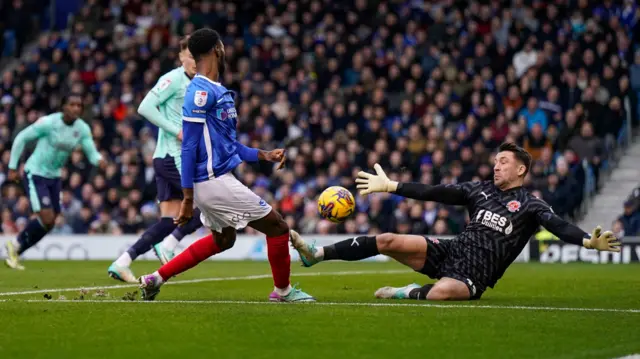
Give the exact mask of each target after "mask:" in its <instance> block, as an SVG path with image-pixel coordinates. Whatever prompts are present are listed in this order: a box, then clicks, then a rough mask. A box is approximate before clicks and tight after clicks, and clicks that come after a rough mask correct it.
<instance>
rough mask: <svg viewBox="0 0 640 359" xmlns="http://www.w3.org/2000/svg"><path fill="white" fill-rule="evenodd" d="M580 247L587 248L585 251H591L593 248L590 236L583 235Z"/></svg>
mask: <svg viewBox="0 0 640 359" xmlns="http://www.w3.org/2000/svg"><path fill="white" fill-rule="evenodd" d="M582 246H583V247H585V248H587V249H593V246H592V245H591V235H590V234H585V235H584V238H583V239H582Z"/></svg>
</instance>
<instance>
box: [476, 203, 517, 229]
mask: <svg viewBox="0 0 640 359" xmlns="http://www.w3.org/2000/svg"><path fill="white" fill-rule="evenodd" d="M474 222H478V223H481V224H482V225H484V226H487V227H489V228H491V229H493V230H494V231H497V232H500V233H504V234H507V235H508V234H511V232H512V231H513V223H511V221H510V220H509V219H507V217H503V216H501V215H499V214H497V213H493V212H491V211H488V210H486V209H481V210H480V211H478V215H477V216H476V218H475V220H474Z"/></svg>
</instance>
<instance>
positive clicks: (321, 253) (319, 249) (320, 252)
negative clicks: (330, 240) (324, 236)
mask: <svg viewBox="0 0 640 359" xmlns="http://www.w3.org/2000/svg"><path fill="white" fill-rule="evenodd" d="M313 257H314V258H315V259H317V260H319V261H321V260H323V259H324V248H322V247H316V252H315V253H314V254H313Z"/></svg>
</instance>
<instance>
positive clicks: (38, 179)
mask: <svg viewBox="0 0 640 359" xmlns="http://www.w3.org/2000/svg"><path fill="white" fill-rule="evenodd" d="M24 189H25V191H26V192H27V195H28V196H29V203H30V204H31V210H32V211H33V212H40V211H41V210H43V209H53V211H54V212H55V213H56V214H57V213H60V192H61V191H62V181H61V180H60V178H47V177H42V176H36V175H33V174H31V173H29V172H25V175H24Z"/></svg>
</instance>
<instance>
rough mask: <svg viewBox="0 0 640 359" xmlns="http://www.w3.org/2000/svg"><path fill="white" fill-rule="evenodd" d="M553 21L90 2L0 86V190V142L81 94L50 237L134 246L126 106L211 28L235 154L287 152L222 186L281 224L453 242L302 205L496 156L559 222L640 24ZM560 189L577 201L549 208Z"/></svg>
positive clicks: (403, 216)
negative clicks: (369, 179)
mask: <svg viewBox="0 0 640 359" xmlns="http://www.w3.org/2000/svg"><path fill="white" fill-rule="evenodd" d="M20 2H22V3H23V8H24V4H27V5H28V6H27V7H26V8H31V7H30V3H29V2H28V0H12V1H11V6H15V4H18V3H20ZM14 3H15V4H14ZM571 5H573V7H569V3H567V2H538V1H535V2H533V3H530V2H516V3H514V5H513V6H512V5H511V3H509V2H491V3H487V2H479V1H475V0H472V1H470V2H452V1H444V0H442V1H431V2H396V1H393V2H387V1H362V0H355V1H353V2H340V1H336V2H331V1H324V0H311V1H299V0H283V1H278V2H269V1H263V0H256V1H241V2H238V1H216V2H209V1H188V0H176V1H171V2H164V1H149V0H143V1H134V2H131V1H130V2H120V1H115V2H104V1H102V2H100V1H95V0H90V1H87V2H84V3H83V5H82V8H81V9H80V10H79V11H78V13H77V14H75V16H74V17H73V21H72V23H71V24H69V25H70V26H69V28H68V30H69V31H68V34H67V33H64V34H63V33H59V32H57V31H51V32H48V33H42V34H40V36H39V38H38V40H37V42H36V44H35V48H34V50H33V51H32V52H31V51H30V52H28V53H24V52H23V53H22V54H21V55H22V59H21V60H20V62H19V63H18V65H17V67H16V68H15V70H13V71H5V72H3V73H2V76H1V77H0V182H4V181H5V178H6V171H7V161H8V157H9V153H8V152H9V149H10V148H11V143H12V141H13V139H14V138H15V136H16V135H17V133H18V132H19V131H21V130H22V129H24V128H25V127H26V126H28V125H29V124H31V123H33V122H34V121H36V120H37V119H38V118H39V117H40V116H42V115H43V114H46V113H50V112H53V111H56V110H57V109H58V108H59V105H60V101H61V95H62V94H64V93H66V92H68V91H70V90H72V89H73V90H76V91H79V92H82V93H84V94H85V98H84V100H85V109H84V113H83V116H82V117H83V119H84V120H85V121H87V123H88V124H90V126H91V128H92V132H93V135H94V139H95V141H96V145H97V147H98V148H99V150H100V151H101V153H102V154H103V156H105V157H106V158H109V159H110V161H111V163H112V164H111V165H110V166H108V168H107V169H106V170H105V171H104V172H102V173H98V172H95V171H94V170H93V169H91V167H90V166H88V165H87V160H86V158H84V156H83V155H82V154H81V153H80V152H78V153H74V154H73V155H72V158H71V160H70V163H69V166H68V167H67V168H66V169H65V171H64V173H63V181H64V188H65V190H64V191H63V194H62V209H63V215H64V223H63V222H61V223H60V225H59V226H60V229H59V230H60V231H68V228H71V229H72V231H73V233H82V234H86V233H92V234H105V233H111V234H114V233H138V232H139V231H140V230H141V229H142V228H144V227H145V226H147V225H148V224H149V223H150V222H153V221H154V219H155V217H156V216H157V213H158V209H157V205H156V203H155V196H156V193H155V183H154V175H153V167H152V165H151V164H152V162H151V156H150V155H151V154H152V152H153V148H154V147H155V140H154V138H155V134H156V132H157V129H156V128H154V126H153V125H151V124H150V123H148V122H147V121H144V120H143V119H142V118H140V117H139V116H138V114H137V113H136V111H135V109H136V108H137V106H138V104H139V102H140V101H141V99H142V98H143V96H144V95H145V94H146V93H147V92H148V91H149V90H150V88H151V86H153V84H154V83H155V82H156V80H157V78H158V77H159V76H160V75H161V74H163V73H165V72H167V71H169V70H171V69H172V68H174V67H175V66H178V59H177V58H176V56H175V54H176V53H177V47H178V44H179V40H180V38H181V36H183V35H186V34H189V33H191V32H192V31H194V30H195V29H197V28H199V27H202V26H206V25H210V24H215V25H214V27H215V28H216V29H217V30H218V31H219V32H220V33H221V35H222V37H223V40H224V43H225V47H226V56H227V61H228V64H229V68H228V71H226V72H225V74H224V75H223V78H222V79H221V81H222V82H223V83H224V84H225V86H226V87H227V88H230V89H233V90H234V91H235V94H236V105H237V112H238V127H239V133H242V134H245V136H243V137H242V138H241V139H240V140H241V141H242V142H243V143H245V144H246V145H249V146H254V147H261V148H266V149H270V148H275V147H281V146H286V147H287V149H288V153H287V154H288V161H287V163H286V167H285V169H284V170H282V171H275V170H274V168H273V167H271V166H269V165H265V164H243V165H242V166H241V167H240V168H239V169H238V173H236V175H237V176H238V178H239V179H241V180H242V181H243V182H244V183H246V184H247V185H249V186H250V187H251V188H253V189H255V190H256V193H258V194H259V195H260V196H262V197H263V198H264V199H265V200H266V201H268V202H269V203H271V204H272V206H274V208H278V209H279V210H280V211H281V212H282V213H283V214H284V215H285V218H286V220H287V222H288V223H290V224H291V225H292V227H293V228H296V229H298V230H301V231H302V232H304V233H310V232H315V233H325V234H326V233H335V232H338V231H339V232H348V233H375V232H380V231H403V232H407V233H432V234H438V235H440V234H453V233H456V232H459V231H460V230H461V229H462V228H463V227H464V225H465V223H466V220H467V219H466V218H465V215H464V212H461V211H460V210H459V209H457V208H451V207H447V206H442V205H437V204H434V203H414V202H411V201H410V200H407V199H402V198H398V197H397V196H387V197H376V196H370V197H368V198H359V197H357V209H358V211H357V212H358V213H356V214H355V215H354V216H353V217H351V218H350V220H349V221H347V222H346V223H344V224H341V225H335V224H332V223H330V222H328V221H326V220H322V219H321V218H320V217H319V215H318V213H317V210H316V203H315V199H316V198H317V195H318V194H319V193H320V192H321V191H322V190H323V189H324V188H326V187H327V186H330V185H342V186H345V187H347V188H349V189H351V190H355V188H354V183H353V180H352V178H353V173H355V172H357V171H358V170H360V169H369V168H371V167H372V165H373V163H375V162H381V164H382V165H383V166H384V167H385V168H391V169H392V170H391V171H390V173H389V175H390V177H393V178H398V179H402V180H403V181H420V182H424V183H431V184H438V183H456V182H461V181H466V180H488V179H491V175H492V173H491V171H492V170H491V168H492V163H491V162H490V159H491V158H492V157H491V154H492V152H493V151H494V150H495V148H496V146H497V145H498V144H499V143H501V142H502V141H515V142H517V143H518V144H520V145H524V146H526V147H527V148H528V149H529V150H530V151H531V152H532V154H534V156H535V158H536V160H537V161H536V162H535V164H534V166H533V168H532V171H531V175H530V176H529V177H528V178H529V179H528V182H527V186H528V187H527V188H530V189H531V190H537V191H538V192H540V193H541V195H542V196H543V197H545V198H548V199H549V201H550V202H554V201H557V202H558V204H552V205H553V206H554V208H555V209H556V211H561V212H562V213H563V214H564V215H568V216H574V215H575V213H576V209H577V208H579V207H580V204H581V203H582V200H583V199H582V189H583V184H584V183H585V178H586V176H587V175H588V173H586V172H585V171H584V169H583V168H582V166H581V162H580V160H582V159H587V161H588V162H589V163H590V165H591V166H592V168H593V170H594V172H596V173H598V170H599V168H600V166H601V164H602V163H603V161H604V160H605V158H603V157H604V153H605V151H604V148H605V143H606V144H607V148H609V147H608V146H609V144H611V145H613V143H615V141H614V140H611V139H612V138H617V135H618V132H619V130H620V129H621V128H622V125H623V123H624V121H625V120H626V118H628V117H629V116H630V115H632V116H634V117H637V115H638V114H637V109H638V107H637V98H638V96H637V95H638V93H639V92H640V75H638V74H640V67H639V66H640V56H639V55H637V54H636V53H635V51H637V49H635V48H634V47H633V46H634V44H635V43H637V39H638V38H637V35H638V34H640V25H639V24H640V21H638V20H639V19H638V18H637V17H638V13H637V11H630V10H629V9H633V8H634V7H633V4H628V3H626V2H625V4H624V9H626V12H625V11H619V12H610V11H609V10H607V8H605V7H602V6H600V4H597V3H594V2H586V1H580V2H578V4H577V5H574V4H573V3H571ZM575 6H578V7H575ZM621 8H623V7H621ZM2 14H3V15H4V14H5V12H4V11H3V12H2ZM596 15H597V16H596ZM609 18H615V19H618V20H619V21H618V23H616V22H615V21H609V20H608V19H609ZM16 19H17V17H16V18H12V19H11V21H12V23H13V24H14V25H16V26H17V25H19V24H22V22H21V21H19V22H16ZM25 23H27V22H25ZM626 101H629V102H628V103H630V104H631V109H632V112H633V113H632V114H629V113H626V112H625V105H624V104H626V103H627V102H626ZM578 131H579V132H580V133H578ZM607 136H608V138H609V139H608V140H606V142H605V138H607ZM574 152H575V153H574ZM576 154H577V156H576ZM574 181H575V182H574ZM575 186H578V187H579V188H580V190H579V191H576V190H571V191H569V192H571V193H569V194H567V193H566V192H567V188H575ZM0 189H1V190H2V191H1V193H2V201H1V202H0V210H1V212H0V213H2V226H0V227H1V228H2V229H1V231H2V232H3V233H11V232H12V231H15V230H16V227H18V229H19V226H20V223H21V222H23V221H24V219H26V218H28V217H29V216H30V215H31V212H30V210H29V205H28V200H27V194H25V193H24V190H23V188H22V186H18V185H16V184H13V183H2V185H1V187H0ZM577 192H579V193H580V194H579V195H578V196H575V193H577ZM572 195H574V196H573V197H572ZM559 199H565V200H564V201H560V200H559ZM7 210H8V212H7ZM247 231H250V229H247ZM65 233H66V232H65Z"/></svg>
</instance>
